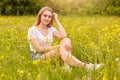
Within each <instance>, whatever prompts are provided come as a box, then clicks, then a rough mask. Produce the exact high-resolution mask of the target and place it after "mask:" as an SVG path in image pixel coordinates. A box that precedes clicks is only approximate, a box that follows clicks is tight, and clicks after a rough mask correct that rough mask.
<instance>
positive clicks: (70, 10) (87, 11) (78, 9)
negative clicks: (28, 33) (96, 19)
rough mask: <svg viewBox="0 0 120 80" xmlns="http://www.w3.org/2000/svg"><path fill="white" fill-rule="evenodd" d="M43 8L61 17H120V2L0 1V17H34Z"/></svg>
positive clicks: (62, 0) (90, 0)
mask: <svg viewBox="0 0 120 80" xmlns="http://www.w3.org/2000/svg"><path fill="white" fill-rule="evenodd" d="M43 6H50V7H51V8H52V9H53V10H54V11H55V12H57V13H60V14H63V15H67V14H77V15H95V14H100V15H117V16H120V0H0V15H30V14H33V15H35V14H37V12H38V11H39V9H40V8H41V7H43Z"/></svg>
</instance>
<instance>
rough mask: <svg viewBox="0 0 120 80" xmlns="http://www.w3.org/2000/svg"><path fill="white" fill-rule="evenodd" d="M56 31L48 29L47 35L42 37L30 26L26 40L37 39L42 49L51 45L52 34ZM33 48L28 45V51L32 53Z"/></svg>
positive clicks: (51, 28)
mask: <svg viewBox="0 0 120 80" xmlns="http://www.w3.org/2000/svg"><path fill="white" fill-rule="evenodd" d="M55 31H56V29H55V28H53V27H50V28H48V35H47V36H44V35H42V33H41V32H40V31H39V30H38V29H37V28H36V27H35V26H32V27H31V28H29V30H28V40H31V39H33V38H37V39H38V40H39V44H40V46H42V47H49V46H51V45H52V43H53V33H54V32H55ZM34 50H35V49H34V47H33V46H32V44H31V43H30V51H34Z"/></svg>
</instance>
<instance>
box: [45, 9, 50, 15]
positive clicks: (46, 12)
mask: <svg viewBox="0 0 120 80" xmlns="http://www.w3.org/2000/svg"><path fill="white" fill-rule="evenodd" d="M44 14H46V15H52V12H50V11H48V10H46V11H45V12H43V15H44Z"/></svg>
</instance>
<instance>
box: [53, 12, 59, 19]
mask: <svg viewBox="0 0 120 80" xmlns="http://www.w3.org/2000/svg"><path fill="white" fill-rule="evenodd" d="M53 16H54V20H55V21H56V20H57V19H58V14H57V13H53Z"/></svg>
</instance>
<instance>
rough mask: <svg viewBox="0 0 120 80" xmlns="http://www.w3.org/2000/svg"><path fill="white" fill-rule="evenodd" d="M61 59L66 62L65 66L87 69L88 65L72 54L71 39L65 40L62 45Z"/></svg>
mask: <svg viewBox="0 0 120 80" xmlns="http://www.w3.org/2000/svg"><path fill="white" fill-rule="evenodd" d="M59 51H60V57H61V58H62V60H63V61H64V63H65V64H68V65H70V66H75V67H82V66H83V67H85V66H86V63H84V62H82V61H80V60H78V59H77V58H76V57H74V56H73V55H72V54H71V52H72V46H71V40H70V39H69V38H64V39H63V40H62V41H61V43H60V49H59Z"/></svg>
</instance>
